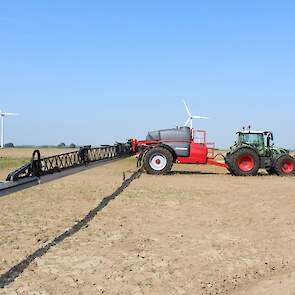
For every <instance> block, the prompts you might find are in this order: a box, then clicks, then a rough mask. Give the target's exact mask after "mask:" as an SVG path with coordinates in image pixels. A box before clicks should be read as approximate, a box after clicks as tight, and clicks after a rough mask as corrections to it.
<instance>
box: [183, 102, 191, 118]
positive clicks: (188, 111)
mask: <svg viewBox="0 0 295 295" xmlns="http://www.w3.org/2000/svg"><path fill="white" fill-rule="evenodd" d="M183 103H184V106H185V109H186V111H187V113H188V115H189V117H191V116H192V114H191V112H190V110H189V108H188V106H187V104H186V103H185V101H183Z"/></svg>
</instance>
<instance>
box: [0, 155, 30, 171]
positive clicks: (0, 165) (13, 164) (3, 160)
mask: <svg viewBox="0 0 295 295" xmlns="http://www.w3.org/2000/svg"><path fill="white" fill-rule="evenodd" d="M29 161H30V158H24V157H22V158H11V157H0V170H1V169H5V168H17V167H20V166H22V165H24V164H25V163H27V162H29Z"/></svg>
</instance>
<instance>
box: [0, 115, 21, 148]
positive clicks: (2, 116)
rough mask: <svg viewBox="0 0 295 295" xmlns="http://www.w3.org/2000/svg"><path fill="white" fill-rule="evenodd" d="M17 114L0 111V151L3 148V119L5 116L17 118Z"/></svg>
mask: <svg viewBox="0 0 295 295" xmlns="http://www.w3.org/2000/svg"><path fill="white" fill-rule="evenodd" d="M17 115H18V114H16V113H3V112H2V111H1V110H0V117H1V144H0V146H1V149H3V148H4V117H6V116H17Z"/></svg>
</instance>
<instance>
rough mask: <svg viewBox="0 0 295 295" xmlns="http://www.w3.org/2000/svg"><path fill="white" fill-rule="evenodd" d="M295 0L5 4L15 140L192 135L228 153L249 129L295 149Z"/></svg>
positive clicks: (4, 69) (3, 42)
mask: <svg viewBox="0 0 295 295" xmlns="http://www.w3.org/2000/svg"><path fill="white" fill-rule="evenodd" d="M294 10H295V4H294V2H293V1H237V0H236V1H172V0H170V1H161V0H157V1H153V0H151V1H128V0H126V1H119V0H118V1H111V0H110V1H99V0H97V1H90V0H89V1H73V0H71V1H1V2H0V109H2V110H5V111H14V112H18V113H20V116H19V117H17V118H8V119H7V120H6V127H7V128H6V133H7V137H6V141H7V142H8V141H12V142H15V143H17V144H57V143H59V142H61V141H64V142H66V143H71V142H75V143H79V144H94V145H95V144H104V143H113V142H114V141H116V140H121V141H122V140H125V139H127V138H129V137H138V138H143V137H145V134H146V132H147V131H148V130H153V129H160V128H169V127H174V126H176V125H182V124H183V123H184V122H185V120H186V114H185V110H184V107H183V105H182V103H181V101H182V99H185V100H186V101H187V103H188V104H189V105H190V108H191V109H192V111H193V112H194V113H195V114H199V115H207V116H209V117H210V118H211V119H210V120H209V121H197V122H195V126H196V127H197V128H200V129H206V130H207V131H208V133H209V140H210V141H215V142H216V143H217V145H218V146H222V147H226V146H229V145H230V144H231V143H232V142H233V141H234V137H235V135H234V132H235V131H236V130H238V129H240V128H241V127H242V126H243V125H246V124H251V125H252V126H253V128H255V129H266V130H269V129H270V130H273V131H274V132H275V137H276V143H277V144H278V145H281V146H286V147H295V136H294V121H295V118H294V106H295V91H294V90H295V89H294V88H295V57H294V53H295V19H294Z"/></svg>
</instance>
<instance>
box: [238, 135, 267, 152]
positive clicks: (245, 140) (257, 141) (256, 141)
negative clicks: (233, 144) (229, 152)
mask: <svg viewBox="0 0 295 295" xmlns="http://www.w3.org/2000/svg"><path fill="white" fill-rule="evenodd" d="M237 134H238V141H237V145H239V146H241V145H249V146H252V147H254V148H255V149H257V150H258V153H259V154H260V155H264V154H265V153H266V145H265V137H264V136H265V132H263V131H239V132H237Z"/></svg>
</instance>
